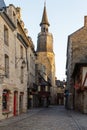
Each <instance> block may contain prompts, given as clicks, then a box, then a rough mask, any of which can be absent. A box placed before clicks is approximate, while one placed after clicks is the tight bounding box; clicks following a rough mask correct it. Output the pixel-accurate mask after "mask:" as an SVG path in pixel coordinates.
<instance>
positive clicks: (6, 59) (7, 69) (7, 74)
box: [5, 54, 9, 78]
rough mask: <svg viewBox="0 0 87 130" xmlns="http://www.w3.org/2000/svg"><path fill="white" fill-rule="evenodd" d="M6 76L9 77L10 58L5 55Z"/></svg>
mask: <svg viewBox="0 0 87 130" xmlns="http://www.w3.org/2000/svg"><path fill="white" fill-rule="evenodd" d="M5 76H6V77H7V78H8V77H9V57H8V55H6V54H5Z"/></svg>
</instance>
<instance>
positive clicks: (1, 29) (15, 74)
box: [0, 1, 35, 119]
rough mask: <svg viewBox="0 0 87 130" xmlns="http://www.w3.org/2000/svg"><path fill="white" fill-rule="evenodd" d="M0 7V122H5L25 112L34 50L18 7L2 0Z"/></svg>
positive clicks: (33, 70)
mask: <svg viewBox="0 0 87 130" xmlns="http://www.w3.org/2000/svg"><path fill="white" fill-rule="evenodd" d="M0 6H1V7H0V119H5V118H9V117H11V116H16V115H19V114H20V113H22V112H26V111H27V104H28V100H27V97H28V96H27V89H28V87H29V82H30V80H29V77H30V76H31V75H33V81H32V82H34V81H35V77H34V75H35V57H34V56H35V54H34V53H35V51H34V46H33V42H31V39H30V37H29V36H28V34H27V29H25V27H24V23H23V21H22V19H21V12H20V8H19V7H17V8H16V7H15V6H14V5H12V4H10V5H9V6H8V7H6V6H5V3H4V1H3V2H2V5H0ZM30 53H31V57H33V62H31V63H32V65H31V66H32V67H33V68H32V69H31V73H30V72H29V71H30V66H29V63H30V59H31V58H30Z"/></svg>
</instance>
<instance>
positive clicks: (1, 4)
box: [0, 0, 6, 9]
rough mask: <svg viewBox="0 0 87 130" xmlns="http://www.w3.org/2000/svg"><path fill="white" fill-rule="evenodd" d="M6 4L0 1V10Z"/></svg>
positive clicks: (2, 0)
mask: <svg viewBox="0 0 87 130" xmlns="http://www.w3.org/2000/svg"><path fill="white" fill-rule="evenodd" d="M5 7H6V4H5V2H4V0H0V9H2V8H5Z"/></svg>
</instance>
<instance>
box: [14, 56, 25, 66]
mask: <svg viewBox="0 0 87 130" xmlns="http://www.w3.org/2000/svg"><path fill="white" fill-rule="evenodd" d="M20 61H21V64H22V65H21V67H22V68H24V67H25V65H26V61H25V58H17V57H16V62H15V66H16V67H17V65H18V63H19V62H20Z"/></svg>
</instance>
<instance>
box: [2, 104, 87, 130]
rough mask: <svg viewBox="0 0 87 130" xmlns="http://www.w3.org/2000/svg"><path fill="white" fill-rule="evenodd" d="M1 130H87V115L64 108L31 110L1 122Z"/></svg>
mask: <svg viewBox="0 0 87 130" xmlns="http://www.w3.org/2000/svg"><path fill="white" fill-rule="evenodd" d="M0 130H87V115H84V114H81V113H77V112H73V111H70V110H65V109H64V107H63V106H50V107H49V108H40V109H30V110H29V111H28V112H27V113H25V114H21V115H20V116H17V117H12V118H10V119H7V120H3V121H0Z"/></svg>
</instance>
